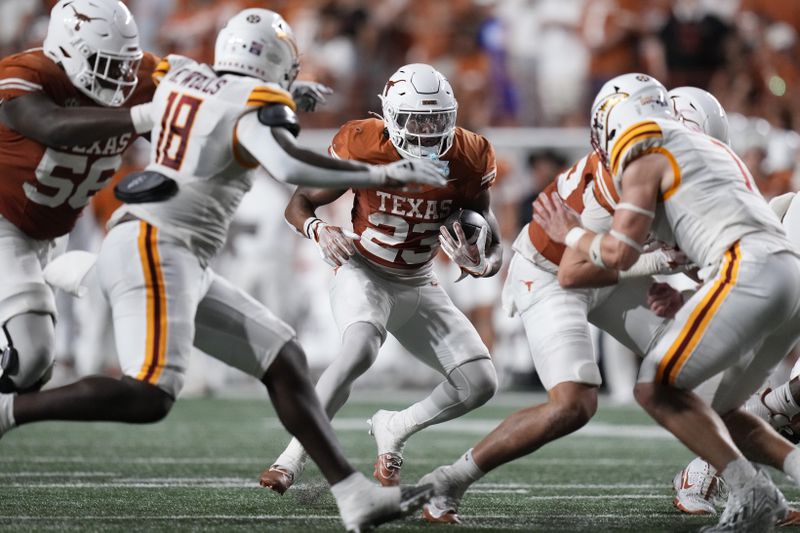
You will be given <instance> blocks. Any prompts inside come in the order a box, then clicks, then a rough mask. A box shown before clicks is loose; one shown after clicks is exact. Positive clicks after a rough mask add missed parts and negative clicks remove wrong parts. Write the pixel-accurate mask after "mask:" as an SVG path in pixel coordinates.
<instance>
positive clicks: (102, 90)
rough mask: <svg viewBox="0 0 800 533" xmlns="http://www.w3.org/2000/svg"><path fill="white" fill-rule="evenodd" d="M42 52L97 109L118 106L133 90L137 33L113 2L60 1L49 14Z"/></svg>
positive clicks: (128, 16) (130, 17)
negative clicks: (58, 65) (95, 103)
mask: <svg viewBox="0 0 800 533" xmlns="http://www.w3.org/2000/svg"><path fill="white" fill-rule="evenodd" d="M43 49H44V53H45V54H46V55H47V56H48V57H49V58H50V59H52V60H53V61H55V62H56V63H59V64H60V65H61V67H62V68H63V69H64V72H65V73H66V74H67V76H68V77H69V79H70V81H71V82H72V84H73V85H74V86H75V87H77V88H78V90H80V91H81V92H82V93H84V94H85V95H86V96H88V97H89V98H91V99H92V100H94V101H95V102H97V103H98V104H101V105H104V106H111V107H119V106H121V105H122V104H124V103H125V101H126V100H127V99H128V98H129V97H130V96H131V94H133V91H134V89H135V88H136V83H137V82H138V78H137V72H138V70H139V62H140V61H141V60H142V55H143V54H142V49H141V48H140V47H139V29H138V28H137V27H136V21H135V20H133V15H131V12H130V11H129V10H128V8H127V7H125V4H123V3H122V2H120V1H119V0H61V1H60V2H58V3H57V4H56V5H55V7H53V10H52V11H51V12H50V23H49V25H48V26H47V36H46V37H45V39H44V44H43Z"/></svg>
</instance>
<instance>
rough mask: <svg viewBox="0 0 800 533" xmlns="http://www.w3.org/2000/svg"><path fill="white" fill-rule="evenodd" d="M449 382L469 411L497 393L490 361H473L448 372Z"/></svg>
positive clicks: (495, 375) (494, 375) (494, 372)
mask: <svg viewBox="0 0 800 533" xmlns="http://www.w3.org/2000/svg"><path fill="white" fill-rule="evenodd" d="M449 378H450V381H451V383H453V385H454V386H455V388H456V389H457V390H458V391H459V396H461V399H462V401H463V403H464V404H465V405H466V406H467V407H469V408H470V409H475V408H476V407H480V406H481V405H483V404H485V403H486V402H488V401H489V399H491V398H492V396H494V394H495V392H497V372H496V371H495V369H494V365H493V364H492V361H491V359H488V358H486V359H473V360H472V361H467V362H466V363H462V364H461V365H459V366H457V367H456V368H455V369H454V370H453V371H452V372H450V376H449Z"/></svg>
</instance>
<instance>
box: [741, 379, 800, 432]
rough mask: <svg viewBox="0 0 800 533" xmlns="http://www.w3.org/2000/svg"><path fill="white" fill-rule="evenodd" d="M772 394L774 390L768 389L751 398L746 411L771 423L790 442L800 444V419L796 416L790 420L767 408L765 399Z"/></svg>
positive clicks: (782, 414) (746, 405)
mask: <svg viewBox="0 0 800 533" xmlns="http://www.w3.org/2000/svg"><path fill="white" fill-rule="evenodd" d="M771 392H772V389H771V388H769V387H767V388H766V389H764V390H763V391H762V392H761V394H754V395H753V396H751V397H750V399H749V400H747V403H746V404H745V406H744V408H745V410H746V411H748V412H749V413H752V414H754V415H756V416H757V417H759V418H761V419H762V420H766V421H767V422H769V424H770V425H771V426H772V427H774V428H775V430H776V431H777V432H778V433H780V434H781V435H782V436H783V437H784V438H785V439H787V440H788V441H789V442H791V443H793V444H798V443H800V417H797V416H795V417H794V418H792V419H790V418H789V417H788V416H786V415H785V414H784V413H776V412H774V411H773V410H772V409H770V408H769V407H767V404H766V403H765V402H764V398H766V397H767V395H768V394H769V393H771Z"/></svg>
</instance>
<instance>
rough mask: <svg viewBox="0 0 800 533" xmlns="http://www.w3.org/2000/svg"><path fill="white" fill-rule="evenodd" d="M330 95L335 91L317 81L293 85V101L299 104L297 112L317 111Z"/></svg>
mask: <svg viewBox="0 0 800 533" xmlns="http://www.w3.org/2000/svg"><path fill="white" fill-rule="evenodd" d="M329 94H333V89H331V88H330V87H328V86H327V85H323V84H321V83H317V82H315V81H302V80H299V81H295V82H294V83H292V99H293V100H294V103H295V104H297V110H298V111H302V112H304V113H310V112H312V111H316V109H317V106H320V105H323V104H324V103H325V96H326V95H329Z"/></svg>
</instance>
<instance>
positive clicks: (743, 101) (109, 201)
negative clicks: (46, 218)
mask: <svg viewBox="0 0 800 533" xmlns="http://www.w3.org/2000/svg"><path fill="white" fill-rule="evenodd" d="M54 3H55V1H54V0H2V1H0V53H2V54H3V55H6V54H9V53H13V52H16V51H20V50H23V49H26V48H29V47H33V46H39V44H40V43H41V40H42V38H43V35H44V32H45V29H46V25H47V15H48V13H49V9H50V8H51V7H52V5H53V4H54ZM126 3H127V4H128V6H129V7H130V8H131V10H132V11H133V13H134V15H135V16H136V19H137V21H138V24H139V29H140V34H141V36H142V46H143V48H144V49H146V50H149V51H152V52H155V53H157V54H167V53H179V54H185V55H189V56H192V57H195V58H198V59H201V60H204V61H209V62H210V61H211V60H212V54H213V43H214V38H215V36H216V33H217V31H218V29H219V28H220V27H221V25H222V24H224V21H225V20H227V19H228V18H229V17H230V16H231V15H232V14H233V13H235V12H236V11H238V10H239V9H242V8H245V7H256V6H257V7H267V8H269V9H273V10H276V11H278V12H280V13H282V14H283V15H284V17H285V18H286V19H287V20H288V21H289V23H290V24H291V25H292V27H293V28H294V30H295V33H296V35H297V38H298V40H299V43H300V46H301V50H302V52H303V56H302V61H303V63H302V72H301V78H304V79H315V80H317V81H321V82H324V83H327V84H329V85H330V86H331V87H333V88H334V90H335V94H334V96H332V97H330V98H329V101H328V103H327V105H325V106H324V108H323V109H322V110H321V111H320V112H318V113H315V114H313V115H305V116H303V117H302V118H301V122H302V124H303V127H304V132H303V134H302V135H303V137H302V139H303V142H304V143H306V144H308V145H310V146H313V147H315V148H318V149H320V150H324V149H325V148H326V147H327V144H328V142H329V141H330V139H331V137H332V136H333V132H334V131H335V128H337V127H338V126H339V125H340V124H342V123H343V122H345V121H347V120H350V119H355V118H362V117H365V116H366V115H367V114H368V113H369V112H371V111H374V112H376V111H379V110H380V105H379V102H378V99H377V96H376V95H377V93H378V92H379V91H380V90H381V89H382V87H383V85H384V83H385V80H386V79H387V78H388V76H389V75H390V74H391V73H392V72H393V71H394V70H395V69H396V68H397V67H398V66H400V65H401V64H404V63H408V62H427V63H431V64H433V65H434V66H435V67H436V68H438V69H439V70H441V71H442V72H443V73H444V74H445V75H446V76H447V77H448V78H449V79H450V81H451V82H452V84H453V87H454V89H455V91H456V96H457V98H458V101H459V112H458V123H459V125H461V126H463V127H466V128H470V129H473V130H477V131H480V132H482V133H484V134H485V135H486V136H487V137H488V138H489V139H490V140H491V141H492V142H493V143H494V145H495V148H496V150H497V152H498V156H499V171H500V172H499V179H498V182H497V185H496V186H495V187H494V189H493V195H492V196H493V204H494V205H493V206H494V210H495V212H496V214H497V216H498V218H499V220H500V222H501V226H502V233H503V238H504V240H505V242H506V244H507V245H510V243H511V241H512V240H513V238H514V237H515V236H516V234H517V233H518V231H519V229H520V228H521V226H522V225H524V224H525V223H526V222H527V221H528V220H529V218H530V213H531V202H532V201H533V200H534V199H535V197H536V194H537V193H538V191H540V190H541V189H543V188H544V187H545V185H546V184H547V183H548V182H549V181H550V180H552V179H553V178H554V177H555V176H556V175H557V174H558V172H559V171H560V170H561V169H562V168H564V167H565V166H567V165H568V164H571V162H572V161H573V160H574V159H576V158H577V157H578V156H580V155H582V154H583V153H585V151H586V150H587V149H588V132H587V130H586V129H585V127H586V125H587V117H588V107H589V104H590V102H591V99H592V97H593V96H594V93H595V91H596V90H597V89H598V88H599V87H600V85H601V84H602V83H603V82H604V81H606V80H607V79H608V78H610V77H612V76H614V75H617V74H619V73H622V72H629V71H642V72H648V73H650V74H652V75H654V76H655V77H657V78H659V79H660V80H662V81H663V82H664V83H665V84H666V85H667V86H668V87H675V86H680V85H694V86H698V87H702V88H706V89H708V90H710V91H712V92H713V93H714V94H715V95H716V96H717V97H718V98H719V100H720V101H721V103H722V104H723V106H724V107H725V108H726V109H727V110H728V113H729V115H730V120H731V127H732V131H731V133H732V138H733V142H734V148H735V150H736V151H737V152H738V153H739V154H740V155H742V157H743V158H744V160H745V162H746V163H747V164H748V166H749V167H750V170H751V171H752V173H753V174H754V176H755V178H756V180H757V182H758V185H759V187H760V189H761V191H762V192H763V193H764V195H765V196H767V197H772V196H775V195H777V194H781V193H783V192H787V191H790V190H795V189H797V188H798V187H800V174H798V168H797V157H798V147H800V136H799V135H798V134H797V133H796V132H795V131H794V130H796V129H797V127H798V126H800V90H798V86H799V85H800V62H799V61H798V59H797V58H798V57H800V40H799V39H798V36H799V35H800V33H799V32H800V2H797V1H794V0H674V1H668V0H496V1H491V0H447V1H428V0H385V1H381V2H372V1H367V0H330V1H323V0H274V1H270V0H264V1H253V0H126ZM137 148H138V149H137V150H131V151H129V152H128V158H127V161H126V168H125V169H124V170H123V171H122V172H121V174H124V173H125V172H129V171H131V170H133V169H136V168H138V167H140V166H142V165H143V164H144V162H145V161H146V157H147V145H146V143H143V142H142V143H141V144H140V145H138V146H137ZM290 194H291V190H290V189H289V188H288V187H286V186H283V185H282V184H279V183H277V182H275V181H272V180H269V179H264V180H260V181H259V182H257V185H256V186H255V188H254V190H253V191H252V192H251V194H250V195H249V196H248V197H247V198H246V201H245V203H244V205H243V206H242V208H241V209H240V212H239V216H238V219H237V223H236V226H235V228H234V231H233V233H232V235H231V238H230V240H229V243H228V247H227V249H226V250H225V253H224V254H223V255H222V256H220V257H219V258H218V261H217V263H216V265H215V269H217V270H218V271H220V272H221V273H223V274H224V275H225V276H227V277H228V278H229V279H231V280H233V281H234V282H235V283H237V284H239V285H240V286H243V287H246V288H247V289H248V290H249V291H251V292H252V293H253V294H254V295H255V296H256V297H257V298H258V299H260V300H262V301H264V302H265V303H266V304H267V305H268V306H269V307H270V308H271V309H272V310H274V311H275V312H277V314H279V315H280V316H281V317H282V318H284V319H285V320H287V321H288V322H289V323H291V324H292V325H293V326H294V327H295V328H296V329H297V330H298V332H299V335H300V340H301V342H302V344H303V346H304V347H305V348H306V349H307V352H308V355H309V359H310V362H311V364H312V367H313V368H314V369H315V370H316V371H319V370H320V369H321V368H322V367H324V365H325V364H326V363H327V362H328V361H329V360H330V359H331V358H332V357H333V356H334V355H335V352H336V349H337V347H338V334H337V332H336V329H335V325H334V322H333V319H332V317H331V313H330V306H329V303H328V292H327V286H328V283H329V281H330V278H331V275H332V273H331V271H330V270H329V268H328V267H327V266H326V265H325V263H323V262H322V261H321V260H320V258H319V257H318V256H317V252H316V249H315V248H314V247H313V245H311V243H310V242H308V241H306V240H305V239H302V238H300V237H299V236H297V235H296V234H294V233H293V232H292V231H291V230H290V229H289V227H288V226H287V225H286V224H285V223H284V222H283V208H284V206H285V204H286V200H287V199H288V197H289V195H290ZM348 206H349V204H348V201H347V200H341V201H339V202H338V203H337V204H336V205H335V206H333V208H332V209H331V210H330V211H329V212H327V213H326V214H325V217H326V218H329V219H332V220H335V221H339V222H341V223H345V224H346V223H347V221H348ZM114 207H115V205H114V200H113V198H112V197H111V195H110V188H109V189H108V190H107V191H106V192H105V193H103V194H100V195H98V197H97V198H96V200H95V201H94V203H93V209H92V211H91V212H88V213H87V214H86V215H85V216H84V217H83V218H82V220H81V223H80V225H79V227H78V228H77V230H76V231H75V232H74V234H73V235H71V236H70V239H69V243H65V246H69V247H71V248H82V249H89V250H92V249H95V248H96V247H97V246H98V245H99V242H100V239H101V238H102V227H103V225H104V221H105V220H106V219H107V218H108V216H109V215H110V213H111V211H112V210H113V209H114ZM509 258H510V253H507V255H506V259H507V260H508V259H509ZM439 267H440V269H441V273H440V277H441V279H442V281H443V283H444V284H446V285H447V286H448V288H449V290H450V291H451V294H452V296H453V299H454V300H455V301H456V303H457V304H458V305H459V306H460V307H461V308H462V309H463V310H464V311H465V312H466V313H467V314H468V315H469V316H470V317H471V319H472V320H473V321H474V323H475V324H476V326H477V327H478V329H479V331H480V332H481V335H482V336H483V337H484V340H485V341H486V342H487V344H488V345H489V346H490V348H491V349H492V352H493V354H494V356H495V360H496V362H497V364H498V369H499V370H500V374H501V380H502V384H503V386H504V387H505V388H522V389H525V390H527V389H530V388H534V387H536V378H535V371H534V369H533V368H532V363H531V360H530V356H529V353H528V348H527V345H526V342H525V339H524V333H523V332H522V330H521V324H519V323H518V321H517V320H516V319H513V320H512V319H510V318H508V317H506V316H505V313H504V312H503V310H502V309H501V308H500V306H499V300H500V298H499V295H500V288H501V285H502V280H501V277H502V276H498V277H495V278H492V279H485V280H472V279H469V280H467V281H464V282H462V283H459V284H458V285H454V284H453V283H452V281H453V280H454V279H455V278H456V276H457V273H456V272H454V271H453V270H452V269H449V268H448V265H447V264H445V263H443V262H442V263H441V264H440V265H439ZM59 306H60V315H61V319H60V322H59V335H60V340H59V343H58V346H59V351H60V353H59V354H58V361H59V376H60V379H61V380H71V379H73V378H74V376H75V375H85V374H89V373H96V372H108V373H113V372H114V371H115V370H114V364H115V356H114V352H113V343H112V342H111V337H110V333H111V332H110V325H109V323H108V321H107V313H106V312H104V311H103V309H104V308H105V303H104V302H103V300H102V297H100V296H99V295H97V294H90V295H89V296H87V297H85V298H83V299H81V300H73V299H70V298H66V297H62V298H61V299H60V301H59ZM598 344H599V345H602V349H601V350H600V353H601V354H602V356H603V357H604V358H605V359H611V358H618V359H619V360H625V359H626V358H627V359H630V357H631V355H630V354H625V353H624V351H622V350H620V349H619V347H616V346H614V345H613V344H612V343H610V342H607V339H605V340H603V339H601V338H600V336H599V335H598ZM609 369H610V370H609V371H608V372H607V374H606V383H607V385H606V386H609V387H610V389H611V392H612V398H613V399H614V400H616V401H618V402H625V401H629V400H630V391H631V384H632V381H633V379H634V375H635V370H633V367H632V366H631V365H624V364H622V365H619V364H613V365H609ZM613 369H616V371H612V370H613ZM438 379H439V378H438V376H436V375H435V374H433V373H430V374H428V373H427V370H425V369H424V367H423V366H422V365H421V364H419V363H417V362H416V361H414V360H413V359H412V358H410V357H409V356H408V354H404V353H402V348H400V347H399V346H396V345H393V344H391V343H388V345H387V346H386V348H385V349H384V351H383V352H382V355H381V357H380V359H379V363H378V365H377V367H376V368H375V369H373V370H372V371H371V372H370V373H369V374H368V375H367V376H365V377H364V379H362V380H361V381H360V385H359V386H361V387H366V388H370V387H376V386H381V387H384V386H387V385H392V386H396V387H398V388H399V387H409V386H413V385H425V386H427V385H428V383H435V382H437V381H438ZM251 381H252V380H249V379H246V378H244V377H243V376H240V375H238V374H237V373H236V372H235V371H233V370H229V369H227V368H225V367H223V366H222V365H221V364H219V363H217V362H215V361H212V360H210V359H207V358H205V357H203V356H199V355H198V357H197V358H196V366H195V368H194V369H193V372H192V377H191V378H190V382H189V384H188V385H187V387H186V389H185V391H184V392H185V394H194V395H202V394H215V393H221V392H225V393H228V392H230V391H231V390H233V391H244V392H245V393H247V392H248V391H256V390H258V388H257V387H256V386H255V383H251ZM231 385H236V386H235V387H231Z"/></svg>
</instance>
